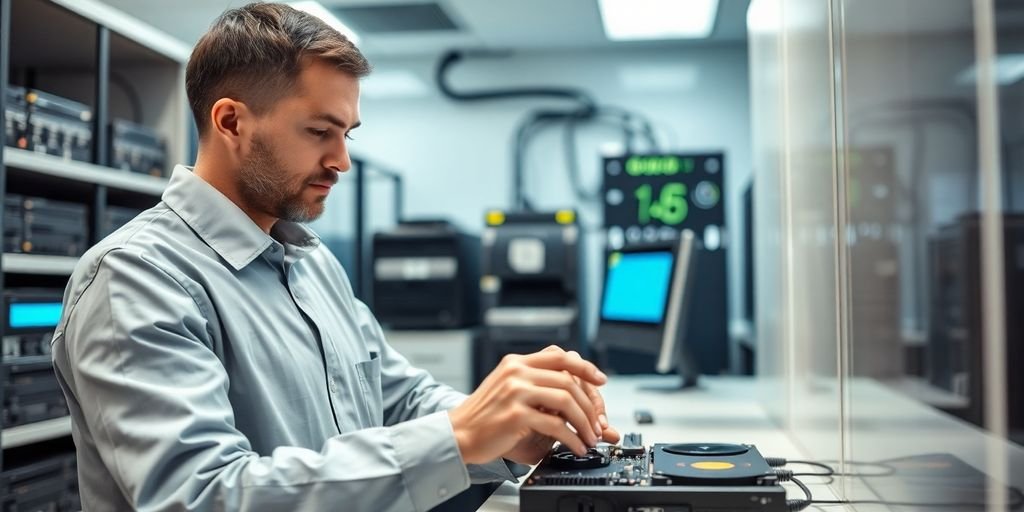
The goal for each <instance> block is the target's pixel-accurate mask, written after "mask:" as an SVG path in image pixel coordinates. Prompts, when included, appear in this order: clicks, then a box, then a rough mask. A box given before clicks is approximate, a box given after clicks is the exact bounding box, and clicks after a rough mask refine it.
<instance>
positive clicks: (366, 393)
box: [355, 357, 384, 428]
mask: <svg viewBox="0 0 1024 512" xmlns="http://www.w3.org/2000/svg"><path fill="white" fill-rule="evenodd" d="M355 366H356V375H358V376H359V388H360V389H361V390H362V396H361V397H359V398H360V399H361V402H362V409H363V410H362V418H361V419H362V420H363V428H367V427H380V426H383V425H384V404H383V402H384V395H383V392H382V391H381V384H380V358H377V357H375V358H373V359H370V360H369V361H362V362H359V363H356V365H355Z"/></svg>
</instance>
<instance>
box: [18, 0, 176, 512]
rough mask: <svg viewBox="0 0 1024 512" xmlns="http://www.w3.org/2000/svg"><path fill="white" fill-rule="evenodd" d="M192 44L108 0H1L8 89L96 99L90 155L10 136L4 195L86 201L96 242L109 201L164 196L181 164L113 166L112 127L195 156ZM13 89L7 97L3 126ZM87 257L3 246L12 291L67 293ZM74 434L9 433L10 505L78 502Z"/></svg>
mask: <svg viewBox="0 0 1024 512" xmlns="http://www.w3.org/2000/svg"><path fill="white" fill-rule="evenodd" d="M189 53H190V48H189V47H188V46H187V45H185V44H183V43H181V42H179V41H177V40H175V39H173V38H171V37H169V36H167V35H165V34H162V33H160V32H159V31H157V30H155V29H153V28H152V27H149V26H147V25H145V24H143V23H141V22H139V21H137V20H135V19H133V18H131V17H129V16H126V15H124V14H123V13H120V12H118V11H116V10H115V9H113V8H111V7H110V6H108V5H106V4H103V3H101V2H99V1H97V0H0V87H4V88H6V87H8V86H9V85H14V86H20V87H23V88H25V89H26V90H29V91H30V90H33V89H36V90H39V91H45V92H47V93H50V94H53V95H56V96H57V97H62V98H67V99H69V100H71V101H72V102H77V103H80V104H85V105H87V106H88V107H90V109H91V112H90V116H88V118H87V120H88V121H90V122H91V128H92V129H91V132H92V133H91V136H92V148H91V152H90V158H89V160H90V161H88V162H84V161H78V160H71V159H65V158H61V157H59V156H54V155H53V154H46V153H45V152H42V151H32V150H31V149H30V146H29V145H26V146H23V147H24V149H22V148H19V147H11V146H5V145H2V144H0V196H4V197H6V196H7V195H8V194H17V195H20V196H36V197H40V198H43V199H45V200H51V201H64V202H74V203H77V204H80V205H83V206H84V207H85V208H86V209H87V210H88V212H89V213H88V221H87V223H86V225H87V226H88V231H89V233H88V237H87V241H88V243H89V245H92V244H95V243H96V242H97V241H99V239H100V238H102V236H103V234H104V233H105V232H106V231H108V230H109V228H110V226H109V221H110V219H111V218H118V217H119V216H118V215H112V213H115V212H109V211H108V208H111V209H114V210H119V209H120V210H123V209H126V208H128V209H135V210H141V209H144V208H148V207H149V206H152V205H154V204H156V202H157V201H159V197H160V194H161V193H162V192H163V190H164V188H165V187H166V185H167V178H166V176H167V175H168V174H169V173H170V168H167V169H164V176H162V177H154V176H148V175H143V174H137V173H131V172H127V171H124V170H118V169H113V168H111V167H110V164H111V154H110V148H111V146H112V141H111V140H110V137H111V134H112V133H114V132H113V131H112V130H111V129H110V126H111V124H112V123H113V122H114V121H115V120H116V119H129V120H131V121H132V122H134V123H137V124H142V125H145V126H147V127H148V128H150V129H151V130H152V131H153V132H155V133H157V134H158V135H159V136H160V137H161V138H162V139H163V141H164V142H165V143H166V146H165V147H166V161H167V162H168V167H169V166H170V165H173V164H174V163H189V162H191V161H192V158H191V155H190V154H189V153H190V152H191V151H194V148H191V147H190V144H189V129H190V127H191V120H190V115H189V112H188V109H187V101H186V99H185V86H184V69H185V63H186V62H187V60H188V57H189ZM7 98H8V95H6V94H0V125H2V124H4V123H5V111H6V106H7V105H6V103H7ZM83 120H85V119H83ZM29 122H31V121H29ZM8 216H9V215H8V213H7V212H6V211H5V213H4V214H3V215H0V230H3V228H5V227H10V228H12V229H13V228H14V226H13V223H12V221H13V220H14V219H13V218H8ZM120 217H121V218H123V215H121V216H120ZM8 224H11V225H8ZM77 260H78V257H77V256H68V255H55V254H45V253H44V254H39V253H33V252H31V251H22V252H8V251H5V252H3V253H0V270H2V271H0V287H3V290H4V291H5V292H8V291H12V290H16V289H30V288H33V289H37V288H44V289H49V290H62V289H63V288H64V286H65V284H66V283H67V279H68V277H69V276H70V275H71V272H72V271H73V269H74V267H75V264H76V263H77ZM8 320H9V319H8V318H7V308H3V310H0V331H2V332H0V335H3V336H7V335H9V334H11V333H10V332H7V329H6V326H7V325H8ZM36 357H37V358H38V357H39V356H36ZM43 359H45V358H43ZM5 362H9V363H12V364H13V363H14V362H15V360H14V359H13V358H12V359H10V360H9V361H5ZM6 366H7V365H4V367H6ZM3 393H4V390H3V387H2V386H0V403H6V402H8V401H10V400H9V398H10V397H4V396H3ZM5 399H7V400H5ZM70 434H71V420H70V417H67V416H64V417H58V418H50V419H47V420H45V421H39V422H33V423H28V424H22V425H18V426H13V427H10V428H7V427H5V428H3V429H2V430H0V503H3V504H4V509H5V510H7V509H8V507H13V509H19V507H22V508H23V507H49V508H46V510H61V511H62V510H74V509H76V507H77V484H76V482H74V478H75V470H74V458H73V454H74V452H73V450H72V448H71V447H72V446H73V445H72V440H71V436H70ZM61 479H63V482H62V481H61ZM57 496H59V497H57ZM51 497H52V498H51ZM19 500H23V501H24V500H28V501H24V503H22V502H20V501H19ZM33 509H35V508H33Z"/></svg>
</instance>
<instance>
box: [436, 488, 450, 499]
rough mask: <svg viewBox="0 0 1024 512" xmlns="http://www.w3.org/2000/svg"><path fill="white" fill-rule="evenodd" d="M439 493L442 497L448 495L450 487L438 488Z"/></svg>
mask: <svg viewBox="0 0 1024 512" xmlns="http://www.w3.org/2000/svg"><path fill="white" fill-rule="evenodd" d="M437 495H438V496H440V497H442V498H443V497H445V496H448V488H447V487H442V488H440V489H438V490H437Z"/></svg>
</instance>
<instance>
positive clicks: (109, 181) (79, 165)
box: [4, 148, 167, 196]
mask: <svg viewBox="0 0 1024 512" xmlns="http://www.w3.org/2000/svg"><path fill="white" fill-rule="evenodd" d="M4 165H5V166H7V167H9V168H14V169H20V170H22V171H28V172H33V173H39V174H43V175H46V176H53V177H56V178H63V179H65V180H73V181H80V182H82V183H89V184H93V185H100V186H104V187H109V188H116V189H120V190H125V191H129V192H139V193H141V194H149V195H153V196H159V195H160V194H161V193H162V192H163V190H164V187H166V186H167V179H166V178H155V177H153V176H146V175H143V174H134V173H130V172H127V171H122V170H120V169H111V168H110V167H104V166H102V165H96V164H90V163H86V162H76V161H73V160H63V159H61V158H58V157H55V156H53V155H46V154H42V153H34V152H32V151H26V150H24V149H15V148H4Z"/></svg>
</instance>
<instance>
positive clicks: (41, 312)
mask: <svg viewBox="0 0 1024 512" xmlns="http://www.w3.org/2000/svg"><path fill="white" fill-rule="evenodd" d="M60 307H61V303H60V302H20V303H16V304H11V306H10V308H8V310H7V323H8V324H9V325H10V326H11V328H12V329H24V328H27V327H54V326H56V325H57V322H59V321H60Z"/></svg>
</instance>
